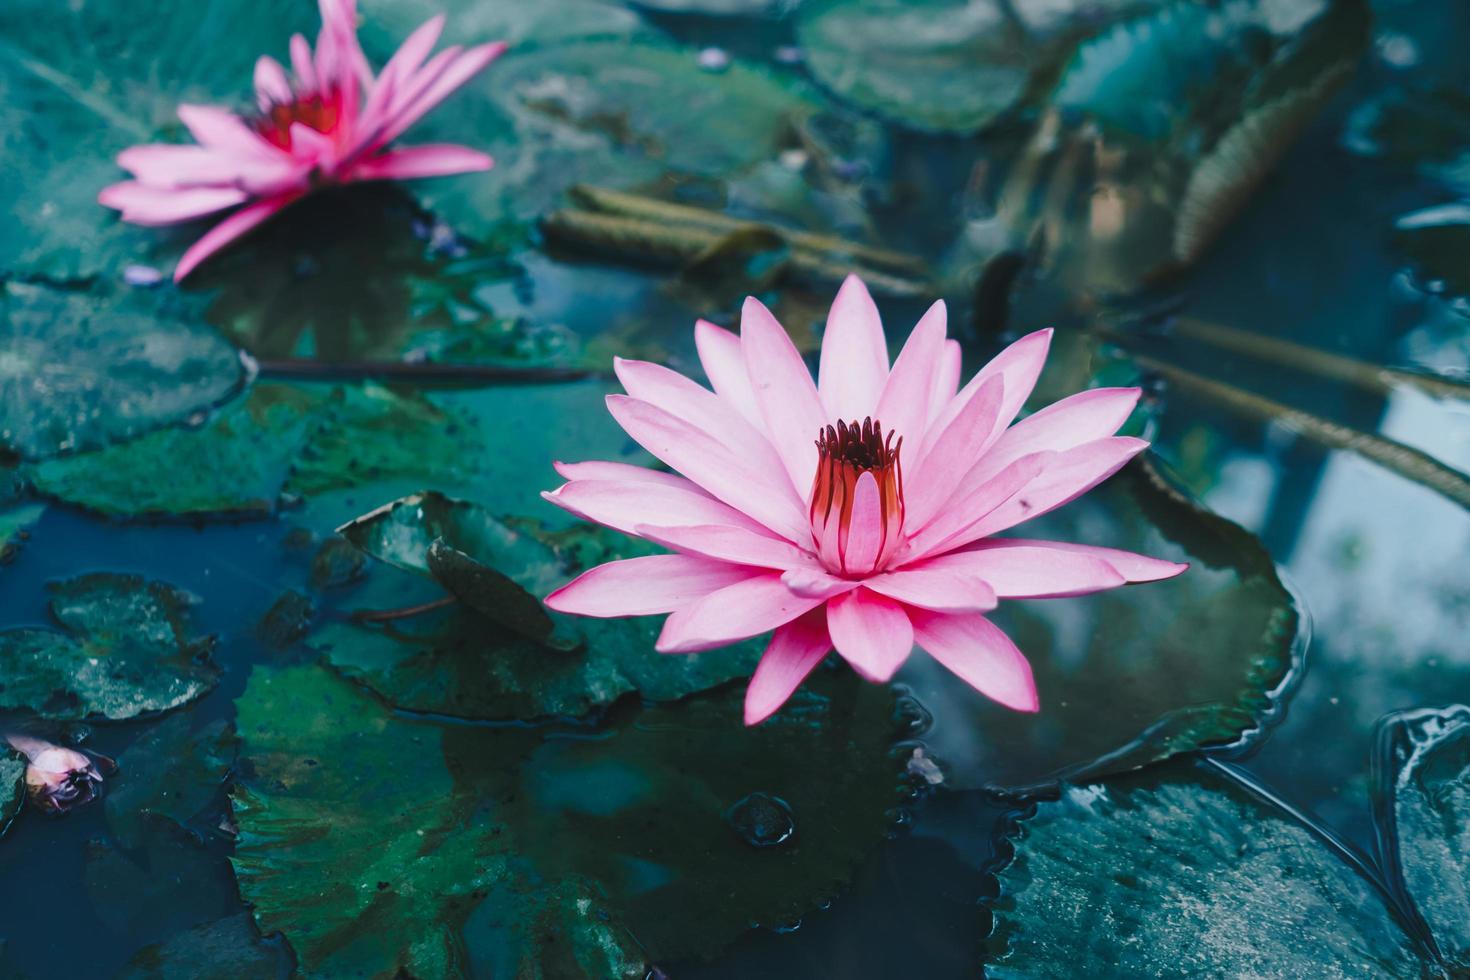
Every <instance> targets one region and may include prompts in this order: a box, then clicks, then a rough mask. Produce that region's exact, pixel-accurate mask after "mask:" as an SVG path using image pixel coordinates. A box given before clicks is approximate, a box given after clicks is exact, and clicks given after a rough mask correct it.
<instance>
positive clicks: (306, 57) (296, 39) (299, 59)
mask: <svg viewBox="0 0 1470 980" xmlns="http://www.w3.org/2000/svg"><path fill="white" fill-rule="evenodd" d="M291 71H293V72H295V74H296V80H297V82H299V83H300V87H301V90H302V91H304V92H315V91H317V88H318V86H317V83H316V65H315V64H314V63H313V62H312V60H311V45H310V44H308V43H307V40H306V38H304V37H302V36H301V35H300V34H292V35H291Z"/></svg>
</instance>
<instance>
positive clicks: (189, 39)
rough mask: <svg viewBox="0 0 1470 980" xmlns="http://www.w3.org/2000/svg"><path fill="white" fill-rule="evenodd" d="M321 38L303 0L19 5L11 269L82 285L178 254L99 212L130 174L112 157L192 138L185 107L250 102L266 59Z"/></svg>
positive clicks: (150, 232)
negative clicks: (148, 9)
mask: <svg viewBox="0 0 1470 980" xmlns="http://www.w3.org/2000/svg"><path fill="white" fill-rule="evenodd" d="M316 29H317V16H316V10H315V7H314V5H312V4H303V3H298V2H296V0H265V2H263V3H259V2H254V0H251V2H243V0H242V2H234V3H229V2H227V3H211V4H193V5H190V4H182V5H179V7H178V8H177V9H170V10H168V11H167V13H157V14H156V15H149V14H146V13H144V12H141V11H139V10H138V9H136V8H132V7H129V6H127V5H117V4H97V5H90V4H89V5H86V6H80V5H78V6H71V5H66V4H54V3H50V2H48V0H15V2H12V3H6V4H5V6H4V8H3V9H0V38H3V39H4V43H3V44H0V91H4V92H5V96H6V97H5V100H4V108H3V109H0V132H4V133H6V143H5V153H6V166H5V168H4V171H3V173H0V209H3V211H4V213H5V214H6V215H8V216H9V218H10V220H8V221H7V222H6V224H5V228H4V229H3V231H0V273H9V274H12V275H23V276H29V277H46V278H49V279H52V280H68V279H79V278H83V277H87V276H93V275H97V274H99V273H108V272H111V273H117V272H119V271H120V270H121V267H122V265H123V264H124V263H125V262H127V261H147V260H149V259H150V258H155V257H156V256H155V250H156V251H158V252H163V253H171V252H173V251H175V250H177V249H178V248H179V247H180V245H181V243H182V242H184V241H187V237H188V236H187V235H181V234H177V233H170V232H166V231H163V232H160V231H158V230H156V229H148V228H134V227H131V226H127V225H124V224H122V223H121V222H120V221H118V219H117V217H116V215H115V212H113V211H110V210H108V209H106V208H103V207H102V206H100V205H99V204H98V203H97V192H98V191H99V190H101V189H102V188H103V187H104V186H106V185H107V184H110V183H112V182H114V181H118V180H122V179H124V178H125V177H126V176H127V175H126V174H125V173H124V172H123V171H122V170H120V169H119V168H118V167H117V165H116V164H115V163H114V162H113V158H114V157H115V156H116V155H117V153H118V152H119V151H121V150H123V149H125V148H126V147H128V146H129V145H131V144H134V143H146V142H150V141H153V140H158V139H179V138H182V137H183V135H184V134H183V132H182V127H181V126H180V125H179V123H178V121H177V118H176V115H175V110H176V109H177V107H178V105H179V104H180V103H184V102H196V103H197V102H214V103H220V104H225V105H235V104H241V103H244V102H245V101H246V100H247V99H249V97H250V95H251V84H250V81H251V72H252V69H253V66H254V62H255V59H256V58H257V57H258V56H259V55H260V54H261V53H263V52H268V53H271V54H273V55H276V56H279V57H284V56H285V54H286V42H287V39H288V38H289V37H290V36H291V34H292V32H293V31H302V32H304V33H307V34H308V35H310V36H313V37H314V36H315V34H316ZM191 233H192V230H191Z"/></svg>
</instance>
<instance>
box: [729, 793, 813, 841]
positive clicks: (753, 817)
mask: <svg viewBox="0 0 1470 980" xmlns="http://www.w3.org/2000/svg"><path fill="white" fill-rule="evenodd" d="M725 822H726V823H728V824H729V825H730V828H731V829H732V830H734V831H735V833H737V834H739V835H740V837H741V839H742V840H744V841H745V842H746V843H747V844H749V845H750V846H751V847H775V846H776V845H777V844H784V843H785V842H786V841H788V840H790V839H791V837H792V835H794V834H795V833H796V817H795V816H793V815H792V813H791V807H790V805H789V804H787V802H786V801H785V800H783V799H781V798H780V797H779V796H772V795H771V794H770V793H759V792H757V793H751V794H750V795H749V796H747V797H744V798H743V799H741V800H739V801H737V802H736V804H735V805H734V806H732V807H730V809H728V810H726V811H725Z"/></svg>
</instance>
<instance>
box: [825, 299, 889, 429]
mask: <svg viewBox="0 0 1470 980" xmlns="http://www.w3.org/2000/svg"><path fill="white" fill-rule="evenodd" d="M817 378H818V381H817V392H818V393H819V395H820V396H821V400H822V406H823V407H824V408H825V409H826V410H827V417H828V418H832V419H845V420H848V421H852V420H854V419H855V420H857V421H859V422H860V421H862V420H863V419H864V418H865V417H868V416H871V415H873V413H874V411H875V410H876V409H877V407H878V397H879V395H880V394H882V392H883V386H884V384H885V383H886V382H887V380H888V342H887V341H886V340H885V339H884V337H883V322H882V320H881V319H879V317H878V307H877V305H876V304H874V303H873V297H872V296H871V295H869V293H868V287H867V286H865V285H863V281H862V280H861V279H859V278H858V277H857V276H856V275H849V276H848V277H847V278H846V279H844V280H843V281H842V288H841V289H839V290H837V298H836V299H834V300H833V301H832V310H831V312H830V313H828V314H827V330H826V332H825V333H824V334H823V335H822V356H821V364H820V365H819V367H818V373H817ZM879 417H880V418H881V416H879ZM885 421H886V420H885Z"/></svg>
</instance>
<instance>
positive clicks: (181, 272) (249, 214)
mask: <svg viewBox="0 0 1470 980" xmlns="http://www.w3.org/2000/svg"><path fill="white" fill-rule="evenodd" d="M298 197H300V195H299V194H294V195H290V194H283V195H281V196H280V197H272V198H268V199H266V200H264V201H256V202H255V203H254V204H251V205H247V206H246V207H243V208H241V209H240V210H238V211H236V212H235V213H234V214H232V215H230V216H229V217H228V218H226V219H225V220H223V221H221V222H220V223H219V224H217V225H215V226H214V227H213V228H211V229H209V231H207V232H205V234H204V237H203V238H200V239H199V241H197V242H195V243H194V244H193V245H191V246H190V247H189V250H188V251H187V252H185V253H184V254H183V256H182V257H181V258H180V259H179V264H178V265H177V266H176V267H175V268H174V282H180V281H181V280H182V279H183V278H184V277H185V276H187V275H188V274H189V273H191V272H193V271H194V267H195V266H197V265H198V264H199V263H200V262H203V261H204V260H205V259H207V258H209V257H210V256H211V255H213V254H214V253H215V252H218V251H219V250H220V249H222V248H224V247H225V246H226V245H228V244H230V242H233V241H234V240H235V239H237V238H239V237H240V236H241V235H243V234H245V233H246V232H248V231H250V230H251V229H253V228H254V227H255V226H256V225H258V224H260V223H261V222H262V221H264V220H265V219H266V218H269V217H270V216H271V215H273V214H275V213H276V212H277V211H280V210H281V209H282V208H284V207H286V206H287V205H288V204H291V203H292V202H293V201H295V200H296V199H297V198H298Z"/></svg>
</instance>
